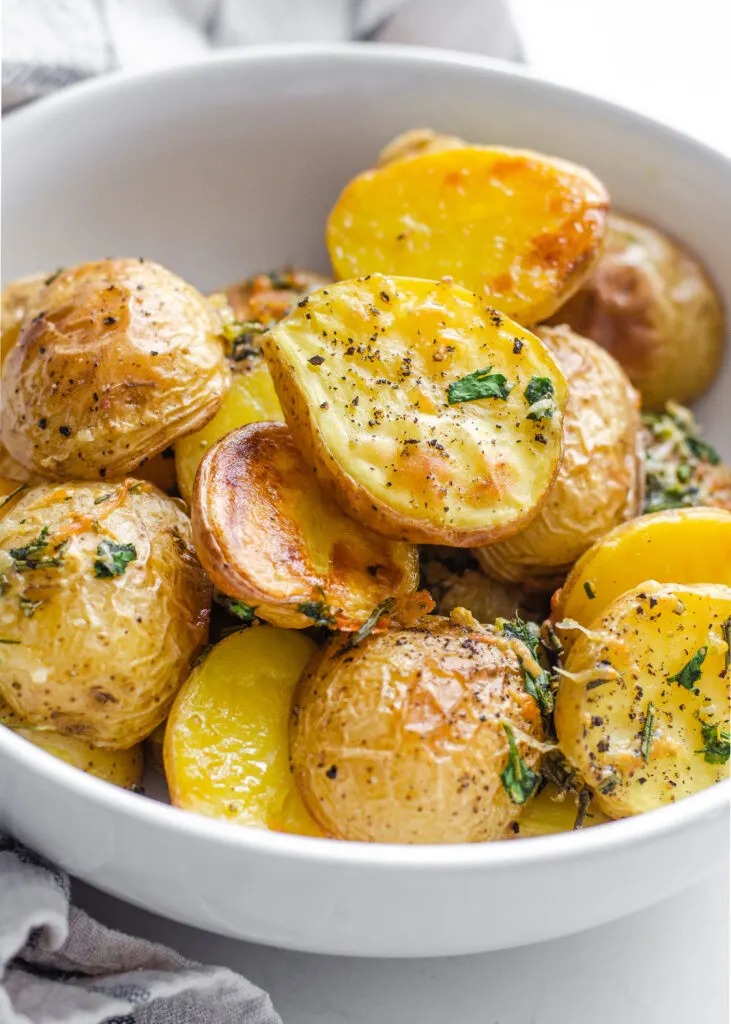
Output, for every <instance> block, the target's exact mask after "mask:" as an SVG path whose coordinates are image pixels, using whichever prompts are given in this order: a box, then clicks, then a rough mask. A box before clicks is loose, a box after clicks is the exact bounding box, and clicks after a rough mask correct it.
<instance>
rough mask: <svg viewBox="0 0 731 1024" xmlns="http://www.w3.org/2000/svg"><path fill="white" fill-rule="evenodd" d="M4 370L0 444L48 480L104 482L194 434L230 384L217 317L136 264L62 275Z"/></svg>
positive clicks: (184, 287) (177, 281)
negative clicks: (103, 478) (2, 442)
mask: <svg viewBox="0 0 731 1024" xmlns="http://www.w3.org/2000/svg"><path fill="white" fill-rule="evenodd" d="M38 301H39V303H41V306H42V308H41V310H40V312H39V313H38V314H36V315H35V316H34V317H32V318H31V319H28V320H25V321H24V322H23V327H22V330H21V332H20V336H19V338H18V340H17V342H16V343H15V345H14V346H13V348H12V349H11V351H10V353H9V355H8V357H7V359H6V361H5V363H4V365H3V377H2V385H3V398H4V402H3V410H2V436H3V441H4V443H5V446H6V447H7V449H8V451H9V453H10V455H11V456H12V457H13V458H14V459H17V461H18V462H20V463H22V464H23V465H24V466H25V467H26V468H27V469H28V470H30V471H31V472H32V473H34V474H36V475H38V476H41V477H45V478H50V479H68V478H77V479H99V477H106V478H107V479H113V478H115V477H119V476H122V475H124V474H126V473H129V472H130V471H131V470H133V469H135V468H136V467H137V466H139V465H140V463H142V462H143V461H144V460H145V459H148V458H151V457H152V456H153V455H156V454H157V453H158V452H160V451H162V450H163V449H165V448H167V447H168V445H170V444H171V442H173V441H174V440H175V439H176V438H177V437H179V436H181V435H182V434H185V433H189V432H190V431H192V430H197V429H198V427H200V426H202V425H203V424H204V423H205V422H207V421H208V420H209V419H210V418H211V417H212V416H213V414H214V413H215V411H216V410H217V408H218V407H219V405H220V404H221V401H222V400H223V396H224V395H225V393H226V391H227V389H228V386H229V370H228V365H227V363H226V359H225V356H224V349H223V344H222V337H221V334H220V332H221V330H222V327H221V322H220V317H219V316H218V314H217V313H216V311H215V310H214V309H213V307H212V306H210V305H209V304H208V302H207V301H206V300H205V299H204V298H203V297H202V296H201V295H199V294H198V292H197V291H196V290H195V288H193V287H192V286H191V285H189V284H186V283H185V282H184V281H183V280H181V278H179V277H177V276H176V275H175V274H172V273H171V272H170V271H169V270H165V269H164V268H163V267H160V266H158V265H157V264H156V263H149V262H145V261H141V260H131V259H114V260H100V261H99V262H97V263H85V264H82V265H81V266H78V267H74V268H71V269H70V270H64V271H63V272H61V273H60V274H59V275H58V276H56V277H54V278H53V280H52V281H51V282H50V284H48V285H46V286H45V287H44V288H43V291H42V293H41V295H40V297H39V300H38Z"/></svg>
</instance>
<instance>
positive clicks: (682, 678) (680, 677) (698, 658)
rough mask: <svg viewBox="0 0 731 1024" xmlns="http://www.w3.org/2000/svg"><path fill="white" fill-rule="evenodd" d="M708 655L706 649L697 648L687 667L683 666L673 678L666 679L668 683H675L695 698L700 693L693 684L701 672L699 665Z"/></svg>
mask: <svg viewBox="0 0 731 1024" xmlns="http://www.w3.org/2000/svg"><path fill="white" fill-rule="evenodd" d="M707 654H708V648H707V647H701V648H699V649H698V650H697V651H696V652H695V654H694V655H693V657H692V658H691V659H690V661H689V662H688V664H687V665H683V667H682V668H681V670H680V671H679V672H676V673H675V675H674V676H670V677H669V678H668V682H669V683H677V684H678V685H679V686H682V687H683V688H684V689H685V690H690V691H691V692H692V693H694V694H695V695H696V696H697V695H698V693H699V692H700V691H699V690H698V689H696V686H695V684H696V683H697V682H698V680H699V679H700V677H701V676H702V674H703V672H702V670H701V665H702V664H703V662H704V661H705V660H706V655H707Z"/></svg>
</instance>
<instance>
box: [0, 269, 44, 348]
mask: <svg viewBox="0 0 731 1024" xmlns="http://www.w3.org/2000/svg"><path fill="white" fill-rule="evenodd" d="M54 276H55V275H51V276H50V278H49V275H48V274H30V275H29V276H28V277H21V278H18V280H17V281H11V282H10V284H8V285H6V286H5V287H4V288H3V290H2V295H0V313H1V316H0V330H2V348H1V352H0V363H2V362H4V361H5V357H6V355H7V354H8V352H9V351H10V349H11V348H12V347H13V345H15V343H16V341H17V340H18V335H19V334H20V328H21V325H22V322H23V320H24V319H25V317H26V316H27V314H28V312H29V310H31V309H33V308H34V307H35V306H36V305H37V302H38V297H39V295H40V294H41V292H42V291H43V288H44V286H45V284H46V283H47V282H50V281H51V280H52V279H53V277H54ZM42 308H43V307H42V306H38V307H37V308H36V309H35V312H37V313H39V312H40V311H41V309H42Z"/></svg>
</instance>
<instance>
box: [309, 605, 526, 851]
mask: <svg viewBox="0 0 731 1024" xmlns="http://www.w3.org/2000/svg"><path fill="white" fill-rule="evenodd" d="M294 702H295V703H294V707H293V711H292V730H291V754H292V764H293V767H294V772H295V778H296V781H297V784H298V786H299V788H300V791H301V793H302V795H303V797H304V800H305V804H306V805H307V807H308V808H309V810H310V812H311V813H312V814H313V816H314V817H315V818H316V819H317V820H318V821H319V823H320V824H321V825H322V826H323V828H324V829H325V830H326V831H327V832H329V833H331V834H333V835H334V836H337V837H339V838H341V839H351V840H360V841H365V842H391V843H462V842H485V841H488V840H492V839H502V838H504V837H505V836H506V835H507V834H508V833H509V829H510V827H511V824H512V823H513V822H515V821H516V820H517V819H518V818H519V816H520V813H521V810H522V807H523V804H524V803H525V802H526V801H527V800H528V799H529V798H530V795H531V793H532V792H533V790H534V789H535V787H536V785H537V783H538V775H537V774H536V773H534V771H533V768H534V767H535V765H536V763H537V760H538V757H539V750H540V747H541V742H540V741H541V739H542V727H541V720H540V715H539V713H538V708H537V705H536V703H535V702H534V700H533V698H532V697H530V696H529V695H528V694H527V693H526V691H525V683H524V676H523V670H522V668H521V661H520V658H519V656H518V654H517V653H516V650H515V649H514V647H513V645H511V643H510V642H509V641H508V640H506V639H505V638H504V637H502V636H498V635H496V634H492V633H488V632H487V631H485V630H480V629H475V628H468V627H466V626H460V625H457V623H456V622H455V621H450V620H448V619H443V618H440V617H438V616H427V618H426V619H424V620H423V621H422V622H421V623H419V624H418V625H417V626H415V627H414V628H412V629H397V630H390V631H389V632H387V633H382V634H378V635H373V634H372V635H371V636H369V637H368V638H367V639H365V640H364V641H362V642H361V643H360V644H357V645H356V646H355V647H353V646H351V645H349V644H348V642H347V641H344V640H343V638H341V637H336V638H334V639H332V640H331V641H329V643H328V644H327V645H326V646H325V647H324V648H322V649H321V651H320V652H319V653H318V654H317V655H316V656H315V657H314V658H313V660H312V661H311V662H310V664H309V666H308V667H307V670H306V672H305V674H304V675H303V677H302V680H301V682H300V685H299V687H298V689H297V691H296V693H295V697H294Z"/></svg>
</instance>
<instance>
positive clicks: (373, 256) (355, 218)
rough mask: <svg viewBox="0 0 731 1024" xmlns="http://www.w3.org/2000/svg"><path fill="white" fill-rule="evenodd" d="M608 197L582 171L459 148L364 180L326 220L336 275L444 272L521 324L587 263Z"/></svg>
mask: <svg viewBox="0 0 731 1024" xmlns="http://www.w3.org/2000/svg"><path fill="white" fill-rule="evenodd" d="M608 203H609V198H608V196H607V193H606V191H605V189H604V186H603V185H602V184H601V182H599V181H598V180H597V179H596V178H595V177H594V176H593V175H592V174H590V173H589V172H588V171H587V170H585V169H584V168H582V167H577V166H575V165H574V164H570V163H567V162H566V161H563V160H558V159H556V158H554V157H547V156H542V155H541V154H539V153H530V152H527V151H522V150H515V149H491V148H488V147H482V146H464V147H463V148H461V149H454V148H452V149H444V150H442V151H440V152H428V151H427V152H424V153H422V154H421V155H419V156H412V157H410V158H409V159H399V160H396V161H395V162H393V163H387V164H386V165H385V166H381V167H378V168H376V169H375V170H370V171H366V172H365V173H363V174H360V175H359V176H358V177H357V178H355V179H353V181H351V182H350V184H349V185H347V186H346V187H345V189H344V190H343V192H342V193H341V195H340V198H339V199H338V201H337V203H336V204H335V206H334V208H333V210H332V212H331V213H330V217H329V219H328V223H327V232H326V241H327V247H328V251H329V253H330V258H331V260H332V263H333V267H334V268H335V273H336V276H338V277H340V278H352V277H360V276H362V275H364V274H373V273H382V274H394V275H396V274H398V275H400V276H402V277H420V278H428V279H431V280H434V279H438V278H441V277H442V276H444V275H445V274H450V275H454V278H455V280H456V281H458V282H459V283H460V284H462V285H464V286H465V287H466V288H469V289H470V291H473V292H475V293H476V294H477V295H479V296H480V298H482V299H485V300H486V301H488V302H489V303H490V304H491V305H493V306H496V307H497V308H498V309H500V310H502V311H503V312H504V313H506V314H507V315H508V316H510V317H513V318H514V319H516V320H518V321H519V322H520V323H523V324H532V323H536V322H537V321H539V320H543V319H546V317H549V316H550V315H551V314H552V313H553V312H555V311H556V309H558V308H559V306H561V305H562V303H564V302H565V301H566V300H567V299H568V298H569V297H570V296H571V295H573V293H574V292H575V291H576V290H577V289H578V288H579V286H580V285H581V283H582V282H583V281H584V280H585V279H586V277H587V276H588V274H589V273H590V271H591V269H592V267H593V265H594V263H595V262H596V260H597V258H598V257H599V253H600V250H601V245H602V242H603V238H604V229H605V221H606V217H607V209H608Z"/></svg>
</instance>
